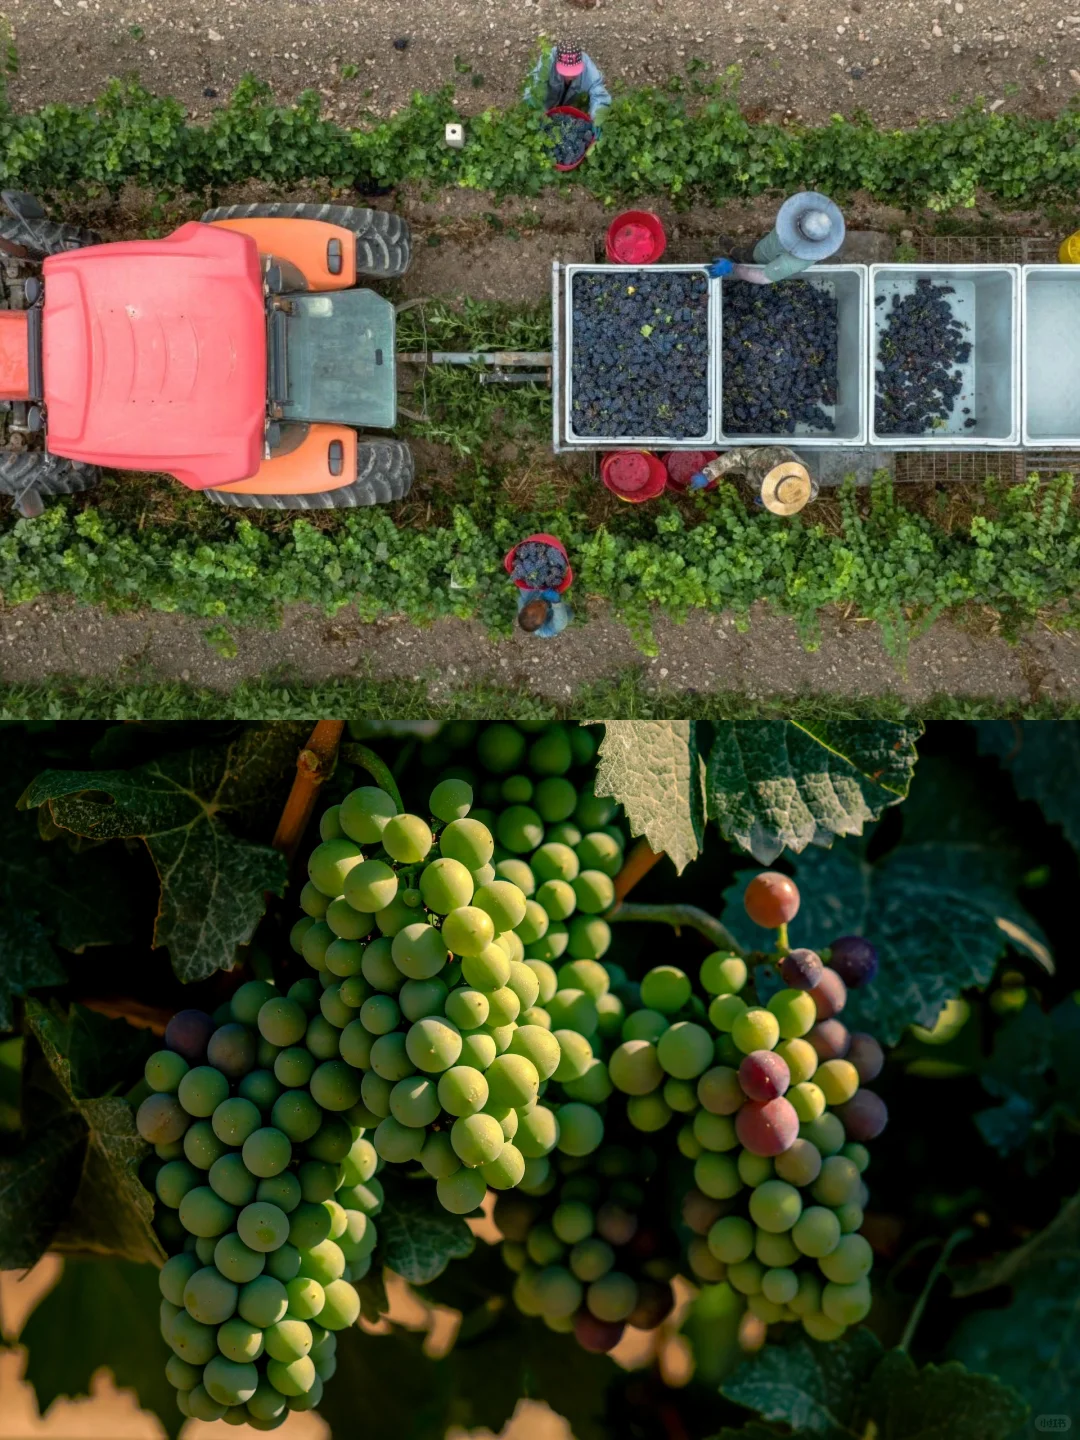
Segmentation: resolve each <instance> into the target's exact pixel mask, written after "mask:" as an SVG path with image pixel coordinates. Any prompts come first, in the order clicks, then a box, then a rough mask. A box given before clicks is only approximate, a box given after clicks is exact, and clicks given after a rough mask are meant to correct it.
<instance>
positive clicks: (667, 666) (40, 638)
mask: <svg viewBox="0 0 1080 1440" xmlns="http://www.w3.org/2000/svg"><path fill="white" fill-rule="evenodd" d="M507 603H508V605H509V604H510V603H511V600H510V598H508V600H507ZM209 628H210V622H208V621H201V620H194V619H190V618H188V617H185V616H181V615H161V614H156V613H155V614H149V615H114V614H108V613H105V612H103V611H100V610H96V609H94V608H91V607H85V606H77V605H75V604H74V603H72V602H68V601H60V600H47V601H46V600H42V601H38V602H35V603H34V604H32V605H27V606H21V607H18V608H13V609H7V610H0V679H2V680H3V681H4V682H6V683H8V684H20V683H21V684H35V683H38V682H40V681H41V680H43V679H45V678H47V677H49V676H53V675H55V676H71V675H80V676H86V677H89V678H95V679H107V680H112V681H115V682H116V683H117V684H123V683H126V682H128V681H136V680H139V679H145V678H153V679H159V680H182V681H188V682H190V683H191V684H192V685H196V686H206V687H209V688H216V689H229V688H231V687H232V686H234V685H236V684H238V683H239V682H240V681H241V680H246V679H250V678H255V677H258V676H261V675H266V674H269V673H271V672H274V671H276V670H280V671H281V672H282V673H284V674H286V675H287V676H288V677H289V678H290V679H292V680H295V681H296V682H298V683H301V682H303V683H315V682H318V681H322V680H329V679H334V678H337V677H357V678H363V679H371V680H392V679H396V680H419V681H425V682H426V683H427V690H428V695H429V696H430V698H431V699H432V700H440V699H446V698H448V697H449V696H450V695H451V694H452V693H453V692H454V691H456V690H461V689H463V688H465V687H466V686H468V685H472V684H476V683H479V682H482V681H487V682H489V683H491V684H492V685H495V686H498V687H499V688H500V689H502V690H505V691H506V693H507V694H517V695H521V694H532V695H538V696H543V697H546V698H549V699H551V700H554V701H565V700H566V699H567V697H568V696H571V695H573V694H575V693H576V692H577V691H578V690H579V689H580V688H581V687H582V686H583V685H585V684H587V683H589V682H594V681H598V680H602V679H604V678H611V679H615V678H616V677H617V676H618V675H619V674H620V673H622V672H625V671H626V670H628V669H631V668H634V667H635V666H641V667H642V670H643V678H644V681H645V684H646V685H647V686H655V687H657V688H658V689H661V690H664V691H668V692H674V693H682V694H688V693H694V694H699V695H700V694H708V693H715V694H734V693H739V694H742V695H744V696H745V697H746V698H747V699H749V700H756V699H760V700H765V699H771V698H774V697H780V698H784V697H792V698H795V697H807V696H816V695H835V696H837V697H838V698H842V699H843V700H845V701H850V700H851V699H855V698H858V697H885V696H888V697H896V698H898V699H901V700H903V701H906V702H908V703H910V704H913V705H919V704H924V703H926V702H928V701H930V700H932V699H934V698H935V697H937V696H940V695H952V696H956V697H970V698H977V699H983V700H993V701H997V702H999V703H1000V704H1001V705H1002V707H1003V708H1013V707H1015V706H1016V705H1018V704H1030V703H1033V702H1036V701H1051V702H1060V703H1071V702H1078V701H1080V637H1078V636H1077V635H1075V634H1072V633H1064V634H1055V633H1054V632H1052V631H1050V630H1047V629H1045V628H1043V629H1040V630H1036V631H1032V632H1031V633H1030V634H1028V635H1027V636H1025V637H1024V638H1023V640H1022V641H1021V642H1020V643H1018V644H1016V645H1011V644H1009V643H1008V642H1007V641H1005V640H1003V639H1002V638H1001V637H1000V636H997V635H994V634H992V633H978V632H977V631H975V630H971V631H967V630H961V629H959V628H957V627H956V626H955V625H951V624H948V623H945V622H943V621H942V622H938V623H937V624H935V625H934V626H933V627H932V628H931V629H930V630H929V631H928V632H927V633H926V634H925V635H923V636H921V637H919V638H918V639H916V640H914V641H913V642H912V644H911V650H910V654H909V656H908V657H907V661H906V665H905V666H904V667H903V669H901V668H899V667H898V666H897V664H896V662H895V661H894V660H893V659H891V658H890V656H889V655H888V654H887V653H886V652H885V650H884V649H883V647H882V644H881V637H880V634H879V632H878V630H877V627H876V626H875V625H873V624H869V623H867V624H863V623H860V622H858V621H845V620H843V619H842V618H840V617H839V616H837V615H829V614H826V615H823V616H822V621H821V638H820V647H819V648H818V649H817V650H814V651H807V650H804V649H803V646H802V645H801V643H800V641H799V637H798V635H797V633H796V630H795V627H794V626H793V625H792V624H791V622H790V621H788V620H786V619H785V618H784V617H782V616H776V615H771V614H769V613H768V612H767V611H766V610H765V609H764V607H762V608H761V609H760V611H758V612H757V613H755V614H754V616H753V617H752V619H751V623H750V626H749V628H748V629H746V630H745V631H740V630H739V629H738V628H737V626H736V622H735V619H734V618H733V617H732V616H730V615H716V616H714V615H705V614H701V613H695V614H693V615H691V617H690V618H689V619H688V620H687V622H686V624H685V625H674V624H672V623H670V622H668V621H664V620H661V621H659V622H658V624H657V626H656V640H657V645H658V654H657V655H656V656H655V657H654V658H650V659H646V658H645V657H643V656H642V654H641V652H640V650H638V649H637V648H636V647H635V645H634V641H633V639H632V637H631V635H630V632H629V631H628V630H627V629H626V627H625V626H624V625H622V624H621V623H619V622H618V621H616V620H615V619H613V618H612V617H611V616H609V615H606V614H605V613H604V611H603V609H602V608H601V607H599V606H595V607H593V606H590V615H589V621H588V624H587V625H582V626H574V627H572V628H571V629H570V630H568V631H566V632H565V633H564V634H563V635H562V636H560V637H559V641H558V643H557V644H547V643H545V642H544V641H542V640H537V639H536V638H535V637H532V636H526V635H524V634H522V633H520V632H517V633H515V634H514V635H513V636H511V637H509V638H506V639H492V638H491V637H490V636H489V635H488V634H487V632H486V631H485V630H484V628H483V627H482V626H480V625H477V624H473V623H469V622H465V621H458V620H442V621H439V622H437V623H436V624H434V625H432V626H431V627H430V628H428V629H417V627H416V626H414V625H412V624H411V623H410V622H409V621H407V620H386V621H380V622H378V623H376V624H361V623H360V622H359V621H358V620H356V618H355V617H354V616H352V615H351V614H350V613H349V612H346V611H342V612H340V613H339V614H338V615H336V616H335V617H334V618H333V619H328V618H327V617H326V616H325V615H320V614H319V613H317V612H315V611H313V610H309V609H302V608H299V607H297V608H295V609H291V610H289V611H288V612H287V613H286V615H285V617H284V621H283V623H282V626H281V628H280V629H277V630H259V629H252V628H250V627H245V628H243V629H240V628H236V629H233V630H232V631H231V633H232V634H233V635H234V638H235V640H236V642H237V647H238V654H237V655H236V657H235V658H234V659H229V660H226V659H223V658H222V657H221V656H220V655H219V654H217V652H216V651H215V650H213V649H212V648H211V646H210V645H209V644H208V643H207V642H206V640H205V639H204V638H203V637H204V634H205V633H206V631H207V630H208V629H209Z"/></svg>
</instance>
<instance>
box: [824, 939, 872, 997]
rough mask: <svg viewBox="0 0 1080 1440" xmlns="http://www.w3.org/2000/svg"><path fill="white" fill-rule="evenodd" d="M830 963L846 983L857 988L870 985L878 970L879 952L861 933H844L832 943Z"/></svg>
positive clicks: (852, 987)
mask: <svg viewBox="0 0 1080 1440" xmlns="http://www.w3.org/2000/svg"><path fill="white" fill-rule="evenodd" d="M829 964H830V965H831V966H832V968H833V969H834V970H835V971H836V973H837V974H838V975H839V976H840V979H841V980H843V982H844V984H845V985H848V986H850V988H851V989H852V990H857V989H858V988H859V986H860V985H868V984H869V983H870V981H871V980H873V978H874V976H875V975H876V974H877V972H878V953H877V950H876V949H875V948H874V946H873V945H871V944H870V941H869V940H864V939H863V937H862V936H861V935H844V936H841V938H840V939H839V940H834V941H833V943H832V954H831V958H830V960H829Z"/></svg>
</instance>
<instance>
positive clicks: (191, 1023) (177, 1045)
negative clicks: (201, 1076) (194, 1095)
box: [165, 1010, 217, 1065]
mask: <svg viewBox="0 0 1080 1440" xmlns="http://www.w3.org/2000/svg"><path fill="white" fill-rule="evenodd" d="M216 1029H217V1026H216V1025H215V1024H214V1022H213V1020H212V1019H211V1018H210V1016H209V1015H207V1013H206V1011H205V1010H178V1011H177V1012H176V1014H175V1015H174V1016H173V1017H172V1019H171V1020H170V1021H169V1023H168V1024H167V1025H166V1026H165V1048H166V1050H175V1051H176V1053H177V1054H178V1055H182V1056H183V1057H184V1059H185V1060H186V1061H187V1062H188V1064H189V1065H203V1064H205V1063H206V1047H207V1045H208V1044H209V1042H210V1036H211V1035H213V1033H214V1031H215V1030H216Z"/></svg>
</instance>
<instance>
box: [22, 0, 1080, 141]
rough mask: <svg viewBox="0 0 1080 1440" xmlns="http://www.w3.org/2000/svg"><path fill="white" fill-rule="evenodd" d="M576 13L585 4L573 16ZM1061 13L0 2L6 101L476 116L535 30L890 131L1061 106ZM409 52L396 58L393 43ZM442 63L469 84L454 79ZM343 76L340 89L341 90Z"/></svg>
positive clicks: (407, 1)
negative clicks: (737, 82) (449, 103)
mask: <svg viewBox="0 0 1080 1440" xmlns="http://www.w3.org/2000/svg"><path fill="white" fill-rule="evenodd" d="M581 7H584V8H581ZM1077 8H1078V7H1077V6H1076V5H1075V4H1072V5H1070V4H1068V3H1067V0H1019V3H1016V4H1012V5H1009V4H1005V3H1003V0H257V3H255V4H246V3H243V0H4V4H3V5H2V7H0V10H2V11H3V12H4V13H6V15H7V16H8V19H9V21H10V24H11V26H12V28H13V30H14V34H15V41H16V44H17V47H18V52H19V57H20V62H21V63H20V72H19V75H18V76H17V77H16V78H15V80H14V81H13V83H12V85H11V91H12V95H13V97H14V99H15V101H16V103H17V104H19V105H38V104H41V103H43V102H45V101H56V100H70V101H83V100H88V99H90V98H92V97H93V96H94V95H96V94H97V93H98V92H99V91H100V89H101V87H102V85H103V84H104V82H105V81H106V80H107V79H108V78H109V77H110V76H112V75H118V74H121V73H126V72H132V71H136V72H138V74H139V75H140V76H141V78H142V79H143V81H144V82H145V83H146V84H147V85H149V86H150V87H151V88H153V89H155V90H158V91H162V92H169V93H172V94H175V95H177V96H178V97H179V98H180V99H181V100H183V102H184V103H185V104H186V105H188V106H189V107H190V108H191V112H192V113H193V114H198V115H205V114H206V113H207V112H208V111H209V110H210V109H211V108H212V106H213V105H214V104H215V103H219V101H220V99H221V98H222V97H224V96H226V95H227V94H228V93H229V91H230V90H231V89H232V87H233V86H234V85H235V84H236V82H237V81H238V80H239V79H240V77H241V76H242V75H243V74H244V72H245V71H254V72H255V73H257V74H258V75H259V76H261V77H262V78H264V79H266V80H268V81H270V82H271V83H272V84H273V86H274V90H275V93H276V94H277V95H278V96H279V97H280V98H282V99H289V98H292V97H293V96H295V95H296V94H298V93H299V92H300V91H301V90H303V89H306V88H314V89H318V90H321V91H322V93H323V95H324V97H325V101H326V106H327V111H328V113H330V114H332V115H334V116H335V117H336V118H339V119H342V120H348V119H350V118H352V117H354V116H355V115H356V114H357V113H358V111H359V110H360V109H362V108H364V107H368V108H372V109H375V110H378V111H381V112H387V111H390V110H393V109H394V108H395V107H396V106H400V105H402V104H404V103H406V102H407V100H408V98H409V95H410V94H411V93H412V91H414V90H425V91H430V90H432V89H434V88H436V87H438V86H440V85H443V84H446V83H448V82H451V81H454V80H457V81H458V82H459V87H460V95H461V99H462V103H463V105H464V106H465V107H466V108H467V109H468V110H471V111H476V110H480V109H482V108H484V107H485V106H487V105H491V104H504V103H506V102H507V101H509V100H510V99H512V97H513V96H514V95H515V94H516V93H517V91H518V89H519V87H520V85H521V80H522V76H523V74H524V73H525V71H526V68H527V65H528V63H529V57H530V56H531V54H532V51H533V45H534V43H535V39H536V37H537V35H538V34H540V33H541V32H547V33H549V34H551V33H554V32H556V31H558V30H560V29H565V28H569V29H571V30H573V31H575V32H576V33H578V34H579V35H580V36H581V37H582V41H583V43H584V45H585V47H586V49H587V50H588V51H589V52H590V53H591V54H592V55H593V56H594V57H595V58H596V60H597V61H598V63H599V64H600V66H601V68H602V69H603V71H604V72H605V75H606V77H607V79H608V80H609V81H610V82H614V83H617V84H624V85H634V84H642V83H646V82H648V81H654V80H655V81H660V80H664V79H666V78H667V77H668V76H670V75H673V74H678V73H680V72H682V70H683V69H684V67H685V65H686V64H687V62H688V60H690V59H691V58H697V59H699V60H701V61H702V62H703V63H704V66H705V71H704V72H703V73H704V74H706V75H709V74H718V73H720V72H722V71H723V70H724V69H725V67H727V66H729V65H731V64H733V63H738V64H739V65H740V66H741V67H742V69H743V74H744V83H743V90H742V95H743V102H744V104H745V105H746V106H747V107H752V108H753V109H754V110H756V111H760V112H761V113H762V114H770V115H776V116H780V115H783V114H784V113H785V112H789V113H791V114H793V115H796V116H801V117H803V118H805V119H807V120H813V121H823V120H826V119H827V118H828V116H829V115H830V114H831V113H833V112H834V111H845V112H851V111H853V110H855V109H857V108H858V109H863V110H865V111H867V112H868V113H869V114H870V115H872V116H873V117H874V119H876V120H878V121H880V122H882V123H887V124H903V123H906V122H909V121H911V120H913V119H915V118H917V117H921V116H935V115H941V114H945V113H947V112H949V111H951V110H953V109H954V108H955V107H956V105H957V104H959V103H967V102H970V101H972V100H974V99H976V98H977V97H984V98H985V99H986V101H987V102H988V103H995V102H998V103H1000V104H1003V105H1004V106H1005V108H1006V109H1015V110H1026V111H1028V112H1033V113H1048V112H1050V111H1056V110H1058V109H1061V108H1062V107H1063V106H1064V105H1065V103H1066V102H1067V100H1068V99H1069V97H1070V96H1071V94H1072V93H1073V92H1074V91H1075V90H1076V89H1077V88H1078V85H1080V80H1074V79H1073V78H1072V72H1073V71H1075V73H1076V75H1077V76H1078V77H1080V68H1077V67H1078V66H1080V15H1076V14H1070V13H1068V12H1069V11H1070V10H1076V9H1077ZM395 39H396V40H403V39H404V40H407V41H408V45H407V48H405V49H404V50H397V49H395V48H394V44H393V42H394V40H395ZM455 57H461V59H462V61H463V62H466V63H468V64H469V65H471V67H472V72H473V75H475V76H478V77H481V80H480V83H479V84H477V85H475V87H474V83H473V79H472V77H471V76H462V75H460V74H455ZM345 77H349V78H345Z"/></svg>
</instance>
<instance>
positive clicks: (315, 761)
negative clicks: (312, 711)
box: [270, 720, 345, 863]
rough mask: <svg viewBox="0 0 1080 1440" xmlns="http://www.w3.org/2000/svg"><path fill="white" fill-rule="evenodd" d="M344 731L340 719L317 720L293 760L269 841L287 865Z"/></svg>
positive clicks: (335, 759)
mask: <svg viewBox="0 0 1080 1440" xmlns="http://www.w3.org/2000/svg"><path fill="white" fill-rule="evenodd" d="M344 730H345V721H344V720H320V721H318V722H317V724H316V726H315V729H314V730H313V731H312V732H311V734H310V736H309V737H308V742H307V744H306V745H305V746H304V748H303V750H301V751H300V754H299V755H298V756H297V757H296V776H295V778H294V779H293V783H292V789H291V790H290V791H289V798H288V800H286V802H285V808H284V810H283V811H282V812H281V819H280V820H279V821H278V827H277V830H276V831H275V832H274V838H273V840H272V841H271V842H270V843H271V844H272V845H273V847H274V849H275V850H280V851H281V853H282V854H283V855H284V856H285V858H286V859H287V860H288V861H290V863H291V861H292V859H293V857H294V856H295V854H296V852H297V850H298V849H299V848H300V841H301V840H302V839H303V838H304V831H305V830H306V829H307V827H308V821H309V820H310V819H311V816H312V813H313V812H314V809H315V801H316V800H317V798H318V795H319V790H320V789H321V788H322V784H323V781H324V780H326V779H327V777H328V776H330V775H332V774H333V773H334V765H335V763H336V761H337V753H338V746H339V745H340V744H341V737H342V734H343V733H344Z"/></svg>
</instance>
